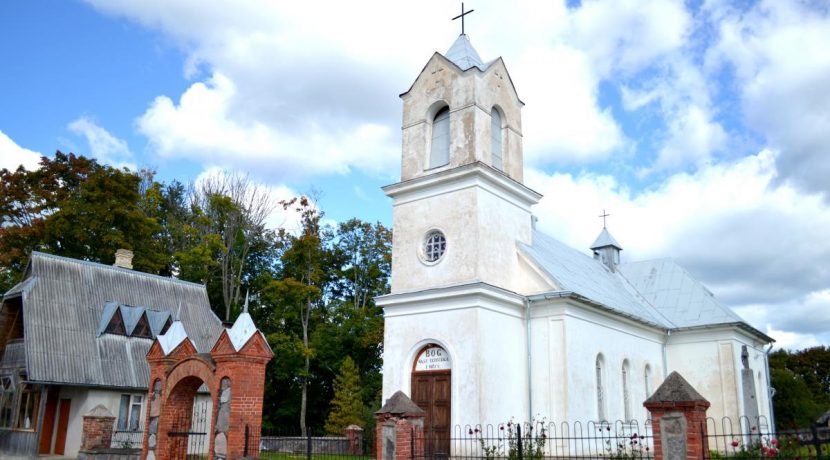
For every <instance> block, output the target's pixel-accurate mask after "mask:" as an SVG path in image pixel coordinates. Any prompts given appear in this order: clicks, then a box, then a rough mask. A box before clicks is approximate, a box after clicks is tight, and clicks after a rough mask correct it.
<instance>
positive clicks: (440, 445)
mask: <svg viewBox="0 0 830 460" xmlns="http://www.w3.org/2000/svg"><path fill="white" fill-rule="evenodd" d="M412 400H413V401H414V402H415V404H417V405H418V407H420V408H421V409H423V410H424V412H426V414H425V417H424V453H425V454H426V456H427V458H448V457H449V455H450V429H451V425H450V420H452V418H451V415H452V414H451V408H452V360H451V359H450V355H449V353H448V352H447V350H446V349H444V347H442V346H440V345H438V344H435V343H431V344H428V345H426V346H424V347H423V348H421V350H420V351H419V352H418V354H416V355H415V361H414V362H413V363H412Z"/></svg>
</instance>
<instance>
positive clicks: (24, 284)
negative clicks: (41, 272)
mask: <svg viewBox="0 0 830 460" xmlns="http://www.w3.org/2000/svg"><path fill="white" fill-rule="evenodd" d="M36 282H37V277H36V276H32V277H30V278H26V279H25V280H23V281H21V282H19V283H17V284H15V285H14V286H13V287H12V288H11V289H9V290H8V291H6V293H5V294H3V300H6V299H11V298H12V297H17V296H19V295H21V294H23V293H25V292H27V291H28V290H29V289H31V288H32V286H34V284H35V283H36Z"/></svg>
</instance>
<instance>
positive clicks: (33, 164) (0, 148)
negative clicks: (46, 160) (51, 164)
mask: <svg viewBox="0 0 830 460" xmlns="http://www.w3.org/2000/svg"><path fill="white" fill-rule="evenodd" d="M40 157H41V154H40V153H38V152H35V151H34V150H29V149H27V148H24V147H21V146H19V145H17V143H15V142H14V141H13V140H12V139H11V138H10V137H9V136H8V135H7V134H6V133H4V132H3V131H0V169H3V168H5V169H8V170H9V171H14V170H15V169H17V168H18V166H21V165H22V166H23V167H24V168H26V169H28V170H29V171H33V170H35V169H38V168H39V167H40V165H39V164H38V163H39V162H40Z"/></svg>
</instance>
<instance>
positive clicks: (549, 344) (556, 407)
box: [531, 302, 663, 423]
mask: <svg viewBox="0 0 830 460" xmlns="http://www.w3.org/2000/svg"><path fill="white" fill-rule="evenodd" d="M531 335H532V337H533V339H532V344H531V346H532V347H533V355H534V358H533V382H534V384H533V400H534V403H533V412H534V415H537V416H543V417H547V418H548V420H554V421H557V422H563V421H567V422H569V423H573V422H576V421H579V422H582V423H585V422H587V421H591V420H593V421H597V418H598V410H597V394H596V387H597V385H596V371H595V363H596V358H597V355H598V354H599V353H602V354H603V356H604V359H605V372H604V375H605V385H604V387H605V396H606V397H605V401H606V418H607V419H608V420H609V421H616V420H622V419H623V416H624V407H623V384H622V365H623V361H624V360H625V359H627V360H628V362H629V366H630V374H629V395H630V396H629V398H630V407H631V416H632V418H634V419H636V420H638V421H643V420H644V419H645V418H646V416H647V411H646V410H645V409H644V408H643V406H642V403H643V401H644V400H645V399H646V386H645V381H644V380H645V376H644V371H645V367H646V364H648V365H650V367H651V375H652V381H651V383H650V385H649V387H650V388H651V390H652V391H653V390H654V389H656V387H657V386H658V385H659V382H661V381H662V378H661V376H662V372H663V365H662V340H663V339H662V334H661V333H659V332H658V331H656V330H655V329H652V328H649V327H647V326H642V325H639V324H636V323H631V322H628V321H625V320H618V319H615V318H611V317H608V316H606V315H604V314H601V313H598V312H594V311H592V310H591V309H590V307H584V308H583V307H579V306H576V305H572V304H567V303H565V302H559V303H556V304H551V305H549V306H545V307H542V306H540V307H538V308H536V309H535V312H534V315H533V321H532V325H531Z"/></svg>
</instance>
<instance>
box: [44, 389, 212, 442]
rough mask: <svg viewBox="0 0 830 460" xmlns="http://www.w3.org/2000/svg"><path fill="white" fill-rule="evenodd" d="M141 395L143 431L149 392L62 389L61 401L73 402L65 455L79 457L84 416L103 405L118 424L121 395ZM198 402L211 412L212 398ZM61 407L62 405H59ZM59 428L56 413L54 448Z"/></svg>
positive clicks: (201, 397) (203, 395) (200, 399)
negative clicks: (204, 404) (206, 406)
mask: <svg viewBox="0 0 830 460" xmlns="http://www.w3.org/2000/svg"><path fill="white" fill-rule="evenodd" d="M125 394H129V395H140V396H142V406H141V425H142V430H143V429H144V424H145V422H146V420H145V417H146V415H147V411H146V408H147V405H146V399H147V391H146V390H143V391H141V390H140V391H135V390H132V391H131V390H106V389H95V388H83V387H61V388H60V392H59V396H58V397H59V398H60V399H71V400H72V402H71V403H70V407H69V424H68V427H67V430H66V449H65V451H64V455H66V456H68V457H75V456H77V455H78V450H79V449H80V448H81V436H82V431H83V426H84V415H86V414H88V413H89V412H90V411H92V409H93V408H95V407H96V406H98V405H99V404H100V405H103V406H104V407H106V408H107V410H109V411H110V412H111V413H112V415H113V417H115V422H114V423H116V424H117V423H118V411H119V409H120V404H121V395H125ZM196 398H197V401H198V402H200V403H201V402H203V401H204V402H206V403H207V404H208V411H210V404H211V400H210V396H209V395H206V394H198V395H197V396H196ZM58 406H60V405H58ZM57 410H59V407H58V408H56V411H57ZM57 427H58V417H57V412H56V417H55V425H54V429H53V435H52V446H53V447H54V445H55V444H54V442H55V439H56V437H57Z"/></svg>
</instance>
